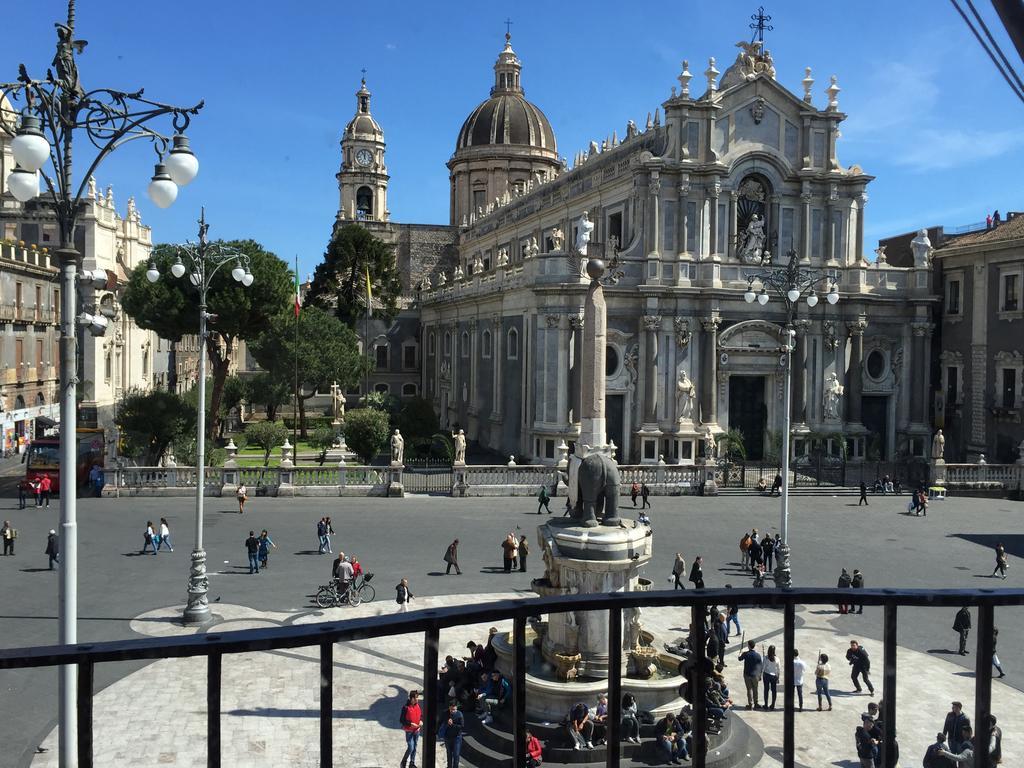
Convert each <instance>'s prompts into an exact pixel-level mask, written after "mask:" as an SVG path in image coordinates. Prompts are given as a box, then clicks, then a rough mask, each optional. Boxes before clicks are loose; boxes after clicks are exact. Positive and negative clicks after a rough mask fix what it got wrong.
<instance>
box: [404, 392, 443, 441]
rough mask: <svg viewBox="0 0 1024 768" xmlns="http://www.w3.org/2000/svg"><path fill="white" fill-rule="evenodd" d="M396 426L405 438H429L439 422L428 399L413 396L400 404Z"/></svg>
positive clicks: (437, 427) (436, 429)
mask: <svg viewBox="0 0 1024 768" xmlns="http://www.w3.org/2000/svg"><path fill="white" fill-rule="evenodd" d="M398 428H399V429H401V430H402V436H403V437H405V438H406V439H407V440H422V439H427V440H429V439H430V438H431V437H432V436H433V435H434V433H435V432H437V431H438V430H439V429H440V424H439V422H438V419H437V414H436V413H434V406H433V405H431V404H430V401H429V400H427V399H425V398H422V397H414V398H412V399H411V400H408V401H406V402H405V403H403V404H402V408H401V410H400V411H399V412H398Z"/></svg>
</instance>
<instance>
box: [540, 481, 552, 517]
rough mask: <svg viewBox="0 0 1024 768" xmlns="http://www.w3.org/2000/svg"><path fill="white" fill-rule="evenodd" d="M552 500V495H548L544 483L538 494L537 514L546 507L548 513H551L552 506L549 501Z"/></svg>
mask: <svg viewBox="0 0 1024 768" xmlns="http://www.w3.org/2000/svg"><path fill="white" fill-rule="evenodd" d="M550 501H551V497H550V496H548V489H547V488H545V487H544V486H543V485H542V486H541V487H540V493H538V494H537V514H538V515H539V514H540V511H541V509H546V510H547V511H548V514H549V515H550V514H551V507H549V506H548V503H549V502H550Z"/></svg>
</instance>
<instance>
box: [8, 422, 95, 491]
mask: <svg viewBox="0 0 1024 768" xmlns="http://www.w3.org/2000/svg"><path fill="white" fill-rule="evenodd" d="M103 456H104V435H103V430H102V429H79V430H78V464H77V468H76V469H77V472H76V474H77V475H78V487H79V488H82V487H83V486H85V485H86V484H87V483H88V482H89V470H90V469H92V467H93V465H99V466H100V467H102V466H103ZM43 475H49V477H50V482H51V483H52V484H53V485H52V491H53V493H54V494H57V493H59V492H60V438H59V437H43V438H39V439H37V440H33V441H32V442H31V443H29V446H28V450H27V451H26V452H25V483H29V482H31V481H32V480H35V479H37V478H40V477H42V476H43Z"/></svg>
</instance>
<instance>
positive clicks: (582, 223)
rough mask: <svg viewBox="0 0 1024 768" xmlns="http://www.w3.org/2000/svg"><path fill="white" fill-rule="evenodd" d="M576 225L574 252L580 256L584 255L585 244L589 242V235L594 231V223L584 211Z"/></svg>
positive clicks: (585, 251)
mask: <svg viewBox="0 0 1024 768" xmlns="http://www.w3.org/2000/svg"><path fill="white" fill-rule="evenodd" d="M576 227H577V230H576V252H577V253H578V254H579V255H580V256H586V255H587V244H588V243H589V242H590V235H591V233H592V232H593V231H594V223H593V222H592V221H591V220H590V216H589V214H588V213H587V212H586V211H584V212H583V215H582V216H580V220H579V223H578V224H577V225H576Z"/></svg>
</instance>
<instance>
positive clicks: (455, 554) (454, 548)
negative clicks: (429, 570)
mask: <svg viewBox="0 0 1024 768" xmlns="http://www.w3.org/2000/svg"><path fill="white" fill-rule="evenodd" d="M444 561H445V562H446V563H447V564H448V567H447V568H445V569H444V574H445V576H447V575H448V574H450V573H451V572H452V568H454V569H455V575H456V576H461V575H462V569H461V568H459V540H458V539H455V541H453V542H452V543H451V544H449V545H448V549H446V550H445V552H444Z"/></svg>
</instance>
